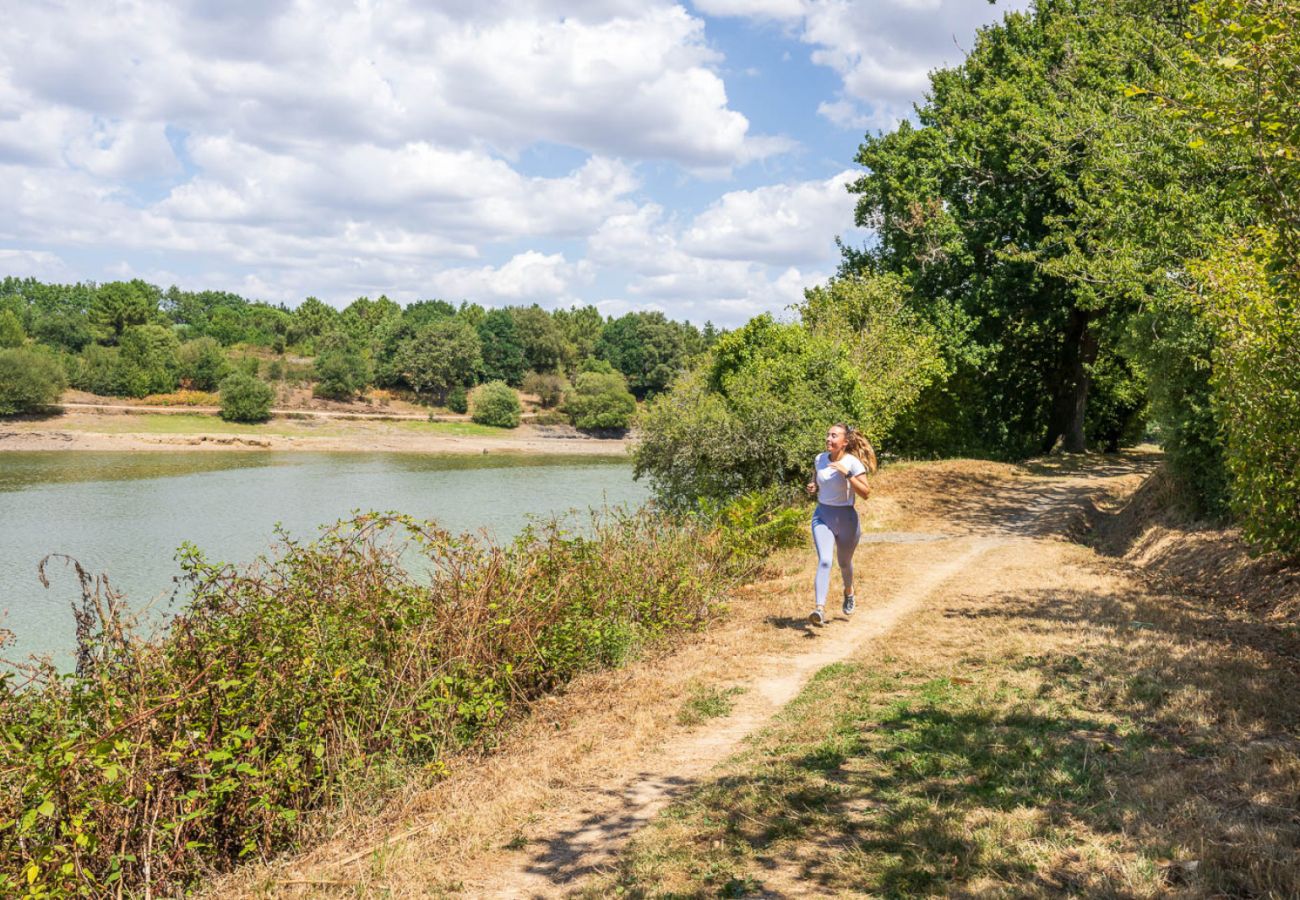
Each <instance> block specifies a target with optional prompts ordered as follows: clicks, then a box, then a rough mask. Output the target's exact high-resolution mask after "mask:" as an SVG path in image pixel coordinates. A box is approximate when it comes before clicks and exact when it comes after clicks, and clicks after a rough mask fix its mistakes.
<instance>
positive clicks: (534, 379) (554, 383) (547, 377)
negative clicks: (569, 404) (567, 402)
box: [522, 372, 569, 409]
mask: <svg viewBox="0 0 1300 900" xmlns="http://www.w3.org/2000/svg"><path fill="white" fill-rule="evenodd" d="M522 389H523V392H524V393H525V394H533V395H535V396H536V397H537V402H538V403H539V404H541V406H542V408H543V409H554V408H555V407H556V406H558V405H559V404H560V401H561V400H563V399H564V394H565V392H566V391H567V390H568V389H569V382H568V381H566V380H565V378H564V376H563V375H557V374H555V373H554V372H529V373H528V374H527V375H525V376H524V383H523V388H522Z"/></svg>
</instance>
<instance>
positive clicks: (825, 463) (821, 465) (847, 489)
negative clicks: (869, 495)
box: [813, 453, 867, 506]
mask: <svg viewBox="0 0 1300 900" xmlns="http://www.w3.org/2000/svg"><path fill="white" fill-rule="evenodd" d="M840 462H842V463H843V464H844V465H846V466H848V467H849V471H850V472H851V473H853V476H854V477H857V476H858V475H863V474H865V473H866V471H867V467H866V466H864V465H863V464H862V460H860V459H858V458H857V457H856V456H854V455H853V454H852V453H845V454H844V455H843V456H841V457H840ZM813 465H814V466H816V468H817V502H818V503H824V504H825V505H827V506H852V505H853V497H854V494H853V487H852V486H851V485H850V484H849V480H848V479H847V478H845V477H844V476H843V475H841V474H840V473H839V472H837V471H835V470H834V469H832V468H831V455H830V454H829V453H818V454H817V462H815V463H814V464H813Z"/></svg>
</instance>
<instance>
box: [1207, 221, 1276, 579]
mask: <svg viewBox="0 0 1300 900" xmlns="http://www.w3.org/2000/svg"><path fill="white" fill-rule="evenodd" d="M1273 247H1274V239H1273V238H1272V236H1271V235H1261V236H1257V237H1256V238H1255V239H1254V240H1252V241H1251V242H1250V244H1249V245H1248V246H1246V245H1243V246H1239V247H1228V248H1225V249H1224V250H1223V251H1222V252H1220V253H1218V254H1217V255H1215V256H1214V257H1212V258H1211V259H1210V260H1208V261H1207V262H1206V263H1204V264H1202V265H1200V266H1198V267H1196V270H1195V271H1196V274H1197V276H1198V278H1199V280H1200V281H1201V283H1202V285H1203V286H1204V288H1206V290H1204V291H1203V293H1202V296H1203V297H1204V298H1205V305H1206V308H1207V313H1208V316H1209V319H1210V321H1211V323H1212V324H1213V326H1214V328H1215V330H1216V333H1217V341H1216V344H1215V348H1214V368H1213V374H1212V375H1211V378H1210V383H1211V386H1212V388H1213V411H1214V415H1215V419H1216V420H1217V422H1218V424H1219V427H1220V430H1221V433H1222V434H1223V436H1224V461H1225V463H1226V465H1227V470H1228V476H1229V481H1228V494H1229V504H1230V506H1231V509H1232V512H1233V514H1234V516H1236V517H1237V518H1238V519H1239V520H1240V522H1241V525H1242V531H1243V533H1244V534H1245V536H1246V538H1247V539H1248V540H1249V541H1251V542H1252V543H1253V544H1254V545H1255V546H1257V547H1259V548H1260V549H1263V550H1273V551H1278V552H1280V553H1283V554H1287V555H1290V556H1300V443H1297V440H1296V436H1297V435H1300V308H1298V307H1297V306H1296V305H1295V303H1294V301H1290V300H1289V299H1288V298H1287V296H1286V294H1287V291H1286V287H1289V286H1290V285H1289V284H1288V283H1287V279H1286V277H1285V276H1277V277H1276V278H1275V279H1270V277H1269V273H1268V270H1267V265H1268V258H1269V254H1270V253H1271V252H1272V249H1273ZM1292 296H1294V294H1292Z"/></svg>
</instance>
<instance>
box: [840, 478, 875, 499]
mask: <svg viewBox="0 0 1300 900" xmlns="http://www.w3.org/2000/svg"><path fill="white" fill-rule="evenodd" d="M845 477H847V478H848V479H849V487H851V488H853V493H855V494H857V495H858V496H859V497H861V498H862V499H863V500H866V499H867V498H868V497H870V496H871V482H870V481H868V480H867V475H866V473H865V472H863V473H862V474H861V475H853V476H845Z"/></svg>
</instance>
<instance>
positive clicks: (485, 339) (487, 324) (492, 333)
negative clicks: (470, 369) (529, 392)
mask: <svg viewBox="0 0 1300 900" xmlns="http://www.w3.org/2000/svg"><path fill="white" fill-rule="evenodd" d="M477 328H478V336H479V340H480V341H481V342H482V344H483V378H484V379H485V380H487V381H504V382H505V383H506V384H519V382H520V379H522V378H523V377H524V346H523V344H522V343H520V340H519V332H518V329H516V328H515V318H514V316H513V315H512V314H511V312H510V310H507V309H491V310H488V311H487V312H486V313H484V315H483V318H482V320H481V321H480V322H479V323H478V325H477Z"/></svg>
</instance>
